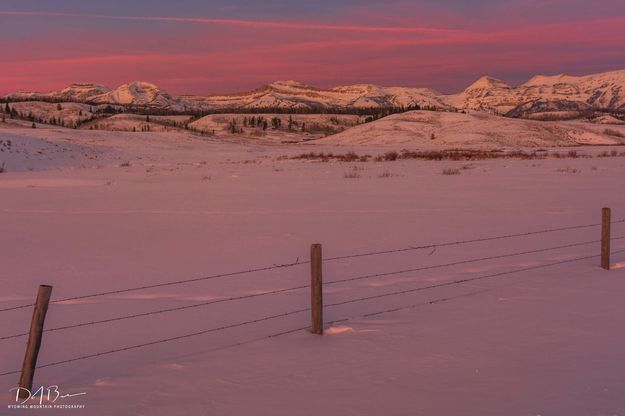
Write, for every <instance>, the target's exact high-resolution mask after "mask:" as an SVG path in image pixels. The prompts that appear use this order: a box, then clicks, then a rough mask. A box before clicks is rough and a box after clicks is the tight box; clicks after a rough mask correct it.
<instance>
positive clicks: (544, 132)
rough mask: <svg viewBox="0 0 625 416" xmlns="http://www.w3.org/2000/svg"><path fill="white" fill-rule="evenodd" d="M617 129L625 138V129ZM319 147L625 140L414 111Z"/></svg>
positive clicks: (567, 125) (562, 127)
mask: <svg viewBox="0 0 625 416" xmlns="http://www.w3.org/2000/svg"><path fill="white" fill-rule="evenodd" d="M611 128H612V127H611ZM613 128H614V130H615V131H616V130H618V131H619V132H621V133H623V135H624V136H625V128H624V127H621V126H614V127H613ZM432 135H434V139H432ZM318 142H320V143H333V144H340V145H355V144H390V145H398V144H401V145H408V144H410V145H416V146H418V147H419V148H428V149H429V148H450V147H451V148H454V147H464V148H471V147H490V148H501V147H518V146H524V147H553V146H575V145H580V144H612V145H615V144H623V143H625V140H623V138H620V137H616V136H613V135H609V134H606V133H605V127H604V126H601V125H597V124H593V123H585V122H580V121H570V122H569V121H567V122H563V121H560V122H543V121H534V120H525V119H513V118H505V117H500V116H495V115H492V114H487V113H481V112H469V113H466V114H465V113H447V112H435V111H410V112H406V113H401V114H394V115H391V116H389V117H384V118H382V119H380V120H377V121H374V122H371V123H367V124H361V125H359V126H356V127H354V128H351V129H349V130H347V131H345V132H342V133H339V134H336V135H333V136H330V137H327V138H323V139H320V140H319V141H318Z"/></svg>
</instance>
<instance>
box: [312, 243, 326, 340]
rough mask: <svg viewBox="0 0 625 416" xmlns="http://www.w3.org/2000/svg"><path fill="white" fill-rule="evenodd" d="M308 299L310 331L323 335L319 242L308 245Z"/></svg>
mask: <svg viewBox="0 0 625 416" xmlns="http://www.w3.org/2000/svg"><path fill="white" fill-rule="evenodd" d="M310 278H311V279H310V301H311V311H312V333H313V334H317V335H323V290H322V259H321V244H313V245H312V246H310Z"/></svg>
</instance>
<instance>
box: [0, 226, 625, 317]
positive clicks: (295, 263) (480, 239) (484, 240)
mask: <svg viewBox="0 0 625 416" xmlns="http://www.w3.org/2000/svg"><path fill="white" fill-rule="evenodd" d="M620 223H625V219H622V220H617V221H612V222H611V224H620ZM600 225H601V224H587V225H576V226H569V227H560V228H549V229H544V230H538V231H530V232H526V233H518V234H505V235H501V236H494V237H485V238H478V239H471V240H460V241H452V242H444V243H438V244H429V245H423V246H411V247H406V248H402V249H395V250H383V251H372V252H366V253H357V254H350V255H345V256H337V257H329V258H326V259H324V261H326V262H330V261H338V260H346V259H351V258H358V257H369V256H376V255H383V254H392V253H401V252H406V251H414V250H424V249H428V248H433V249H436V248H439V247H449V246H454V245H461V244H471V243H478V242H486V241H494V240H501V239H506V238H515V237H523V236H530V235H537V234H545V233H553V232H559V231H569V230H577V229H584V228H591V227H597V226H600ZM305 264H310V261H309V260H307V261H299V258H298V259H297V260H296V261H295V262H294V263H286V264H278V265H273V266H269V267H260V268H255V269H248V270H242V271H238V272H230V273H221V274H215V275H210V276H203V277H197V278H193V279H184V280H176V281H172V282H164V283H156V284H153V285H144V286H137V287H131V288H126V289H119V290H111V291H105V292H97V293H91V294H87V295H80V296H73V297H68V298H64V299H55V300H53V301H51V302H50V303H51V304H54V303H62V302H69V301H73V300H81V299H88V298H93V297H99V296H107V295H115V294H120V293H128V292H136V291H140V290H147V289H155V288H159V287H166V286H175V285H181V284H187V283H195V282H199V281H205V280H211V279H218V278H223V277H233V276H240V275H245V274H252V273H258V272H263V271H270V270H276V269H282V268H289V267H294V266H299V265H305ZM32 306H34V303H29V304H24V305H19V306H13V307H9V308H3V309H0V312H8V311H14V310H19V309H24V308H29V307H32Z"/></svg>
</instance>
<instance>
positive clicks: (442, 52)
mask: <svg viewBox="0 0 625 416" xmlns="http://www.w3.org/2000/svg"><path fill="white" fill-rule="evenodd" d="M397 10H400V9H397V8H396V9H395V12H397ZM357 14H358V16H360V17H361V18H362V19H363V21H364V20H367V22H366V23H354V22H353V21H349V22H348V21H345V22H340V21H339V22H337V21H332V22H328V21H324V20H319V21H313V20H304V19H300V20H294V19H289V20H258V19H257V20H254V19H251V18H245V19H239V18H237V19H232V18H228V19H224V18H203V17H195V18H188V17H150V16H143V17H142V16H141V15H131V16H119V15H116V16H111V15H108V14H106V15H104V14H93V13H89V14H80V13H69V12H52V13H49V12H35V13H32V12H21V11H17V12H15V11H8V12H7V11H4V12H0V27H2V29H0V30H2V31H3V32H5V31H7V27H9V28H10V27H11V26H15V31H13V32H10V33H8V38H7V36H3V37H2V41H1V42H2V44H1V46H2V50H3V53H2V54H3V60H2V61H3V62H2V64H1V66H0V93H8V92H12V91H16V90H38V91H48V90H53V89H59V88H62V87H64V86H66V85H67V84H69V83H71V82H97V83H102V84H105V85H108V86H111V87H116V86H118V85H120V84H123V83H126V82H130V81H134V80H144V81H150V82H154V83H156V84H159V85H160V86H161V87H163V88H164V89H166V90H167V91H169V92H170V93H172V94H184V93H197V94H207V93H213V92H227V91H241V90H247V89H251V88H255V87H257V86H259V85H261V84H264V83H267V82H271V81H274V80H278V79H295V80H300V81H303V82H307V83H309V84H312V85H317V86H334V85H339V84H349V83H361V82H370V83H377V84H383V85H410V86H429V87H433V88H436V89H439V90H442V91H443V92H455V91H458V90H461V89H463V88H464V87H466V86H467V85H468V84H470V83H471V82H472V81H473V80H474V79H476V78H477V77H479V76H481V75H484V74H488V75H491V76H495V77H499V78H503V79H505V80H506V81H509V82H511V83H513V84H514V83H518V82H522V81H524V80H526V79H527V78H529V77H530V76H531V75H533V74H536V73H560V72H567V73H573V74H584V73H593V72H601V71H606V70H613V69H622V68H625V54H623V51H624V50H625V17H622V16H614V17H597V18H593V19H579V18H577V19H576V20H574V21H570V20H569V21H559V22H527V21H515V22H514V24H503V23H502V22H498V21H497V20H496V19H490V20H489V21H488V22H487V24H478V23H479V21H477V20H475V18H469V17H466V16H463V15H454V14H453V13H448V14H442V15H438V16H436V18H437V19H438V21H436V22H433V23H432V22H430V23H428V24H410V22H409V20H407V19H406V18H405V17H404V16H402V15H401V13H398V14H397V15H396V16H393V15H392V14H385V15H384V16H383V17H384V18H383V19H377V21H376V20H372V19H371V18H367V17H366V14H365V13H364V12H363V11H360V12H359V13H357ZM351 20H353V19H351ZM37 25H39V26H37ZM29 26H32V27H37V30H31V31H28V30H25V29H24V27H29ZM16 32H17V33H16Z"/></svg>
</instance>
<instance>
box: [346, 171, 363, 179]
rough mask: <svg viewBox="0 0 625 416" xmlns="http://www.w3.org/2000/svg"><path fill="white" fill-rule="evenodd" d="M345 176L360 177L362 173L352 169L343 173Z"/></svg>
mask: <svg viewBox="0 0 625 416" xmlns="http://www.w3.org/2000/svg"><path fill="white" fill-rule="evenodd" d="M343 177H344V178H345V179H358V178H360V173H358V172H356V171H351V172H345V174H344V175H343Z"/></svg>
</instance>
